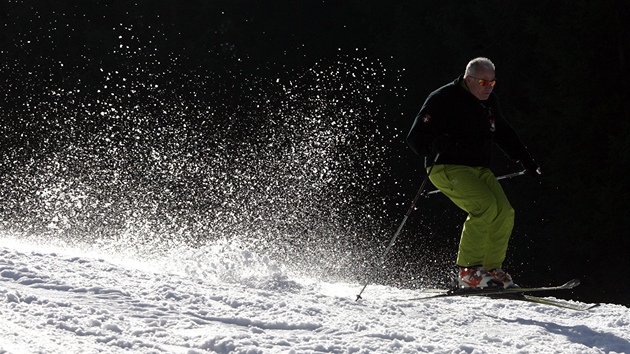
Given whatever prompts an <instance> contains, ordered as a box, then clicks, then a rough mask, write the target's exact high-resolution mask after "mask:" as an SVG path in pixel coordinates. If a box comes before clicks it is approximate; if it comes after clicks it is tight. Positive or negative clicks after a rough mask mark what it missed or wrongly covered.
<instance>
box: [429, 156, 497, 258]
mask: <svg viewBox="0 0 630 354" xmlns="http://www.w3.org/2000/svg"><path fill="white" fill-rule="evenodd" d="M483 170H484V169H483V168H477V167H468V166H459V165H438V166H436V167H435V168H434V170H433V173H431V176H430V177H429V178H430V179H431V182H432V183H433V185H435V186H436V187H437V188H438V189H440V190H441V191H442V193H444V195H446V196H447V197H449V198H450V199H451V200H452V201H453V203H455V205H457V206H458V207H460V208H461V209H462V210H464V211H466V212H467V213H468V217H467V218H466V221H465V222H464V227H463V229H462V234H461V239H460V243H459V251H458V255H457V264H458V265H459V266H462V267H468V266H475V265H484V262H485V259H486V250H487V245H488V233H489V231H490V225H491V223H492V222H493V221H494V220H495V218H496V215H497V201H496V198H495V196H494V193H493V191H492V190H491V189H490V188H489V187H488V185H487V184H486V182H484V180H483V179H482V178H481V177H480V176H481V175H482V173H483V172H484V171H483Z"/></svg>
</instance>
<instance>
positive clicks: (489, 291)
mask: <svg viewBox="0 0 630 354" xmlns="http://www.w3.org/2000/svg"><path fill="white" fill-rule="evenodd" d="M578 285H580V280H579V279H572V280H569V281H568V282H566V283H564V284H562V285H557V286H541V287H534V288H507V289H503V288H485V289H451V290H445V292H443V293H440V294H436V295H431V296H425V297H417V298H412V299H408V300H410V301H423V300H429V299H435V298H441V297H453V296H491V295H497V296H498V295H505V294H524V293H532V292H540V291H555V290H566V289H573V288H575V287H576V286H578Z"/></svg>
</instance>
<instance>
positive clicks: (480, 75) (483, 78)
mask: <svg viewBox="0 0 630 354" xmlns="http://www.w3.org/2000/svg"><path fill="white" fill-rule="evenodd" d="M495 82H496V81H495V76H494V70H492V69H488V68H484V67H480V68H477V70H476V71H475V72H474V75H471V76H468V77H467V78H466V84H468V88H469V89H470V93H472V94H473V96H475V97H477V99H479V100H481V101H485V100H487V99H488V97H490V94H491V93H492V90H493V89H494V83H495Z"/></svg>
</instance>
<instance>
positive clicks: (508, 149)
mask: <svg viewBox="0 0 630 354" xmlns="http://www.w3.org/2000/svg"><path fill="white" fill-rule="evenodd" d="M494 106H495V112H496V122H495V124H496V132H495V134H494V136H493V140H494V142H495V143H496V144H497V145H498V146H499V148H501V150H503V152H505V154H506V155H507V156H508V157H509V158H511V159H512V160H515V161H518V162H521V163H522V162H523V161H526V160H531V159H532V158H531V156H530V155H529V152H528V151H527V148H526V147H525V144H523V142H522V141H521V138H520V137H519V135H518V133H516V130H514V128H512V126H511V125H510V124H509V123H508V122H507V120H506V119H505V117H504V116H503V113H502V112H501V108H500V107H499V103H498V100H496V99H495V102H494Z"/></svg>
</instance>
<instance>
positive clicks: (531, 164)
mask: <svg viewBox="0 0 630 354" xmlns="http://www.w3.org/2000/svg"><path fill="white" fill-rule="evenodd" d="M520 162H521V165H523V168H524V169H525V174H526V175H528V176H530V177H538V176H540V175H541V174H542V171H541V170H540V166H538V164H537V163H536V161H534V160H533V159H532V158H531V157H530V158H528V159H525V160H522V161H520Z"/></svg>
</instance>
